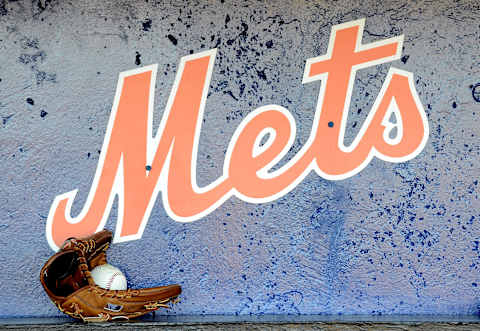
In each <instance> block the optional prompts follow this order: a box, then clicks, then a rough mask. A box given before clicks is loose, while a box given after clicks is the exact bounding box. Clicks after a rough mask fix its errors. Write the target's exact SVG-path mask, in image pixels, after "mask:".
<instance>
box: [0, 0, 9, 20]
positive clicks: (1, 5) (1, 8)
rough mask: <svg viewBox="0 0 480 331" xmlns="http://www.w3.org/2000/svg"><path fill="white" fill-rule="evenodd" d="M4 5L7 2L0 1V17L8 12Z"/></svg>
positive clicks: (4, 0) (5, 0)
mask: <svg viewBox="0 0 480 331" xmlns="http://www.w3.org/2000/svg"><path fill="white" fill-rule="evenodd" d="M6 5H7V0H1V1H0V16H5V15H7V13H8V10H7V7H6Z"/></svg>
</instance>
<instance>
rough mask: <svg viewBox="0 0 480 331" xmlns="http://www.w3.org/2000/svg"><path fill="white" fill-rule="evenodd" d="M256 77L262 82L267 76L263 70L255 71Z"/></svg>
mask: <svg viewBox="0 0 480 331" xmlns="http://www.w3.org/2000/svg"><path fill="white" fill-rule="evenodd" d="M257 75H258V77H259V78H261V79H263V80H267V75H266V74H265V69H263V70H257Z"/></svg>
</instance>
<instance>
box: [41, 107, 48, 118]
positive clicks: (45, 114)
mask: <svg viewBox="0 0 480 331" xmlns="http://www.w3.org/2000/svg"><path fill="white" fill-rule="evenodd" d="M47 115H48V113H47V112H46V111H45V110H43V109H42V111H40V117H41V118H44V117H45V116H47Z"/></svg>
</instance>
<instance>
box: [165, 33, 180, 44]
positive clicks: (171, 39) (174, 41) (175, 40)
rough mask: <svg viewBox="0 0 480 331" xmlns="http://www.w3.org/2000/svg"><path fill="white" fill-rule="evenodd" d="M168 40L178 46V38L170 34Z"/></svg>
mask: <svg viewBox="0 0 480 331" xmlns="http://www.w3.org/2000/svg"><path fill="white" fill-rule="evenodd" d="M167 38H168V39H169V40H170V41H171V42H172V44H173V45H175V46H177V44H178V40H177V38H175V37H174V36H172V35H171V34H169V35H168V36H167Z"/></svg>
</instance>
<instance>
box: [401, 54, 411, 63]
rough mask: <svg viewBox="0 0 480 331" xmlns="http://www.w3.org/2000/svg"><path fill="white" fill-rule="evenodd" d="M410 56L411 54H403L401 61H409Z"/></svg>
mask: <svg viewBox="0 0 480 331" xmlns="http://www.w3.org/2000/svg"><path fill="white" fill-rule="evenodd" d="M409 58H410V55H404V56H402V58H401V61H402V62H403V63H407V61H408V59H409Z"/></svg>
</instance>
